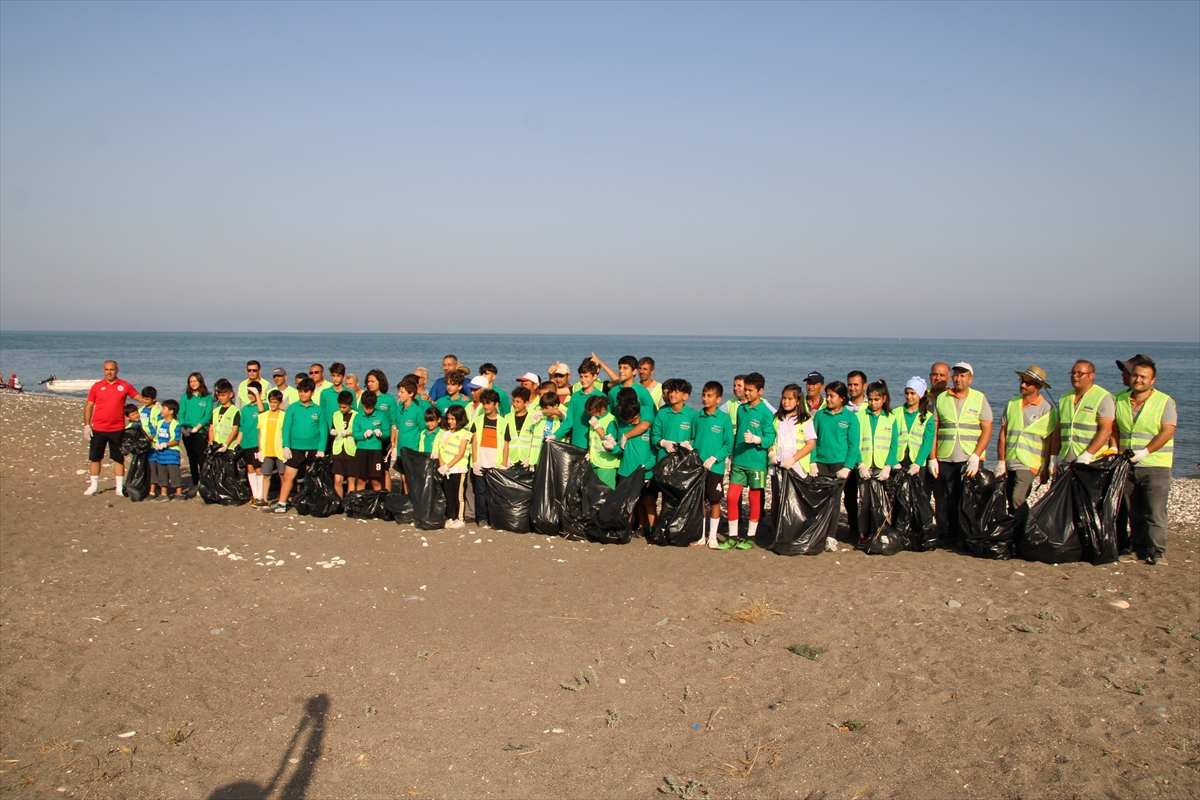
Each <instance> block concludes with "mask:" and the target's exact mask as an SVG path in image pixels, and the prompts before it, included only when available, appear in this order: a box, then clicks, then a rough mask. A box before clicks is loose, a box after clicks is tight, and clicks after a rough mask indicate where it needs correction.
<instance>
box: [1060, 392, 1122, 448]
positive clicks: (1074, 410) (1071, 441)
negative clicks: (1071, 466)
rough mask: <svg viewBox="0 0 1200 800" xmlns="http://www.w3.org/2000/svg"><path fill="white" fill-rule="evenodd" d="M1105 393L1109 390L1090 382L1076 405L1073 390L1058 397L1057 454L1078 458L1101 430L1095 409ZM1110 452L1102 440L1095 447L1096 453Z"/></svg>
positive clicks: (1098, 406)
mask: <svg viewBox="0 0 1200 800" xmlns="http://www.w3.org/2000/svg"><path fill="white" fill-rule="evenodd" d="M1107 395H1108V391H1107V390H1106V389H1104V388H1102V387H1100V386H1093V387H1092V388H1091V389H1088V390H1087V393H1086V394H1084V396H1083V397H1082V398H1080V400H1079V405H1075V397H1076V394H1075V390H1074V389H1072V390H1071V391H1069V392H1067V393H1066V394H1064V395H1063V396H1062V397H1061V398H1059V400H1058V431H1059V433H1058V436H1059V441H1060V444H1061V446H1060V448H1059V451H1058V457H1059V458H1062V459H1068V458H1070V459H1075V458H1078V457H1079V456H1080V455H1081V454H1082V453H1083V451H1084V450H1086V449H1087V446H1088V445H1089V444H1091V443H1092V438H1093V437H1095V435H1096V431H1098V430H1100V424H1099V422H1098V421H1097V418H1096V411H1097V410H1098V409H1099V408H1100V401H1102V400H1103V399H1104V398H1105V397H1106V396H1107ZM1112 452H1113V450H1112V448H1110V447H1108V444H1107V443H1105V445H1104V446H1102V447H1101V448H1100V449H1099V450H1098V451H1096V455H1097V456H1106V455H1110V454H1111V453H1112Z"/></svg>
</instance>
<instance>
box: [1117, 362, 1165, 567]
mask: <svg viewBox="0 0 1200 800" xmlns="http://www.w3.org/2000/svg"><path fill="white" fill-rule="evenodd" d="M1157 380H1158V368H1157V367H1156V366H1155V364H1154V361H1153V360H1151V359H1147V360H1146V361H1144V362H1142V363H1140V364H1135V365H1131V366H1130V369H1129V389H1128V390H1126V391H1124V392H1121V393H1120V394H1119V395H1117V399H1116V425H1117V440H1118V443H1119V447H1120V448H1121V450H1122V452H1124V451H1126V450H1132V451H1133V469H1132V470H1130V474H1129V479H1128V480H1127V481H1126V482H1125V505H1126V507H1127V508H1128V509H1129V527H1130V533H1131V538H1132V543H1133V548H1134V550H1136V551H1137V552H1138V553H1139V554H1140V555H1141V556H1142V558H1144V559H1145V560H1146V563H1147V564H1149V565H1151V566H1154V565H1159V566H1163V567H1165V566H1167V559H1166V555H1167V498H1168V497H1169V496H1170V494H1171V467H1172V466H1173V465H1174V463H1175V427H1176V425H1177V424H1178V423H1179V415H1178V412H1177V411H1176V409H1175V401H1174V400H1172V399H1171V397H1170V396H1169V395H1167V394H1166V393H1164V392H1160V391H1158V390H1157V389H1155V388H1154V384H1155V382H1156V381H1157Z"/></svg>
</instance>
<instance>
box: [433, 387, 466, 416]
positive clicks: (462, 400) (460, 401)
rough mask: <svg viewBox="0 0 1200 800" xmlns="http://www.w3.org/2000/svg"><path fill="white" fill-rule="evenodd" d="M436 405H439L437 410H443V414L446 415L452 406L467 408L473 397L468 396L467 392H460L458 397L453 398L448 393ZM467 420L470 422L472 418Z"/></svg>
mask: <svg viewBox="0 0 1200 800" xmlns="http://www.w3.org/2000/svg"><path fill="white" fill-rule="evenodd" d="M434 405H435V406H437V410H438V411H440V412H442V416H443V417H444V416H446V411H447V409H449V408H450V406H462V407H463V408H464V409H465V408H466V407H467V406H469V405H471V398H470V397H467V396H466V395H465V394H459V396H458V397H457V398H454V399H451V397H450V395H446V396H445V397H443V398H442V399H440V400H438V401H437V402H436V403H434ZM467 422H470V420H469V419H468V420H467Z"/></svg>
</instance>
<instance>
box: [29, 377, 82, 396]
mask: <svg viewBox="0 0 1200 800" xmlns="http://www.w3.org/2000/svg"><path fill="white" fill-rule="evenodd" d="M95 382H96V381H94V380H91V379H87V378H84V379H80V380H68V381H60V380H59V379H58V378H56V377H54V376H53V375H51V376H50V377H49V378H46V380H44V381H41V382H40V383H39V384H38V385H39V386H41V387H42V388H44V389H45V390H46V391H48V392H58V393H59V394H87V392H88V390H89V389H91V388H92V384H93V383H95Z"/></svg>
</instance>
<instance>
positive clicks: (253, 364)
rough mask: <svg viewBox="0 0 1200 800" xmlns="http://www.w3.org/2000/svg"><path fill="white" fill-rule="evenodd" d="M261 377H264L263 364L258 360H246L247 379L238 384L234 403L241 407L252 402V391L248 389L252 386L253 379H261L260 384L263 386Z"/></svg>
mask: <svg viewBox="0 0 1200 800" xmlns="http://www.w3.org/2000/svg"><path fill="white" fill-rule="evenodd" d="M261 378H262V364H259V363H258V362H257V361H247V362H246V380H244V381H242V382H241V383H239V384H238V387H237V398H236V399H235V400H234V404H235V405H236V406H237V407H238V408H241V407H242V406H244V405H246V404H247V403H249V402H250V393H249V392H248V391H247V389H248V388H249V387H250V383H251V382H252V381H259V385H260V386H261V385H262V382H261V380H260V379H261Z"/></svg>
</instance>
